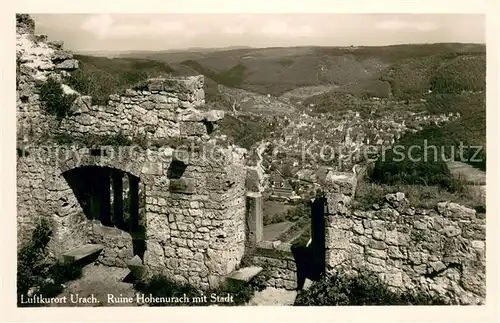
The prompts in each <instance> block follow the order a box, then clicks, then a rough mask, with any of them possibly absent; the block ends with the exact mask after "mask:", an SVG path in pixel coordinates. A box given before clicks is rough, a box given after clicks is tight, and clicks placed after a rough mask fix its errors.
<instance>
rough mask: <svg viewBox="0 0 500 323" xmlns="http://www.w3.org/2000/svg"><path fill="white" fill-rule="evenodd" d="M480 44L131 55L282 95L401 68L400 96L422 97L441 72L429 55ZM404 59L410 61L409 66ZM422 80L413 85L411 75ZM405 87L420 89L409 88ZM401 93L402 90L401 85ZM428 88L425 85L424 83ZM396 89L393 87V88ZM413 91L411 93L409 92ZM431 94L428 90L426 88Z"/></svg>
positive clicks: (479, 48) (471, 49) (477, 48)
mask: <svg viewBox="0 0 500 323" xmlns="http://www.w3.org/2000/svg"><path fill="white" fill-rule="evenodd" d="M485 51H486V49H485V46H484V45H481V44H455V43H449V44H421V45H394V46H378V47H352V48H351V47H347V48H346V47H313V46H310V47H285V48H244V49H233V50H220V51H212V52H183V53H169V52H150V53H132V54H129V55H130V56H131V57H136V58H149V59H155V60H160V61H163V62H165V63H167V64H180V63H185V64H188V65H190V66H191V67H193V68H195V69H196V70H197V71H200V72H201V71H206V72H207V74H205V75H210V77H211V78H213V79H214V80H215V81H217V82H219V83H221V84H224V85H227V86H236V87H240V88H243V89H246V90H249V91H254V92H259V93H264V94H268V93H269V94H273V95H281V94H283V93H285V92H287V91H291V90H293V89H295V88H297V87H301V86H315V85H322V84H336V85H340V86H342V85H349V86H352V84H358V83H361V82H364V81H367V80H372V79H377V78H379V77H381V76H382V75H383V74H384V71H385V70H386V69H387V68H390V67H391V66H392V65H393V64H396V63H398V62H401V63H399V65H396V71H395V73H394V75H388V76H387V77H388V78H389V79H392V78H394V84H395V85H396V86H395V87H396V92H395V94H396V95H397V96H399V94H398V93H399V92H398V91H400V92H401V95H403V94H406V93H408V94H410V95H411V94H414V93H418V92H419V91H420V89H422V88H424V87H427V85H428V83H427V82H428V79H427V78H428V77H430V75H429V73H431V72H432V70H433V69H435V68H437V67H439V59H437V60H436V58H435V57H434V58H428V57H430V56H446V55H458V54H464V53H468V54H474V55H475V54H481V53H482V54H484V53H485ZM405 60H408V61H406V62H405ZM410 71H413V72H415V75H417V76H416V77H415V78H414V79H413V80H408V72H410ZM405 82H413V83H415V84H409V85H406V84H405ZM400 83H403V85H401V86H400V87H401V90H399V89H398V87H399V84H400ZM422 83H423V84H422ZM391 86H393V87H394V85H393V84H391ZM407 87H408V89H406V88H407ZM426 90H427V89H426Z"/></svg>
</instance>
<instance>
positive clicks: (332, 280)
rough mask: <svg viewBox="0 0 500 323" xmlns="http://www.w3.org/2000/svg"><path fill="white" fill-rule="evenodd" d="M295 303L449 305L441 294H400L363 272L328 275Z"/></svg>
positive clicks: (324, 304) (302, 294) (318, 304)
mask: <svg viewBox="0 0 500 323" xmlns="http://www.w3.org/2000/svg"><path fill="white" fill-rule="evenodd" d="M294 305H295V306H347V305H357V306H359V305H448V303H447V302H446V301H445V300H443V299H440V298H438V297H431V296H429V295H426V294H423V293H410V292H407V293H396V292H393V291H391V290H389V289H388V288H387V287H386V284H384V283H383V282H382V281H381V280H380V279H379V278H378V277H377V276H374V275H370V274H368V273H360V274H359V275H358V276H356V277H348V276H346V275H342V274H341V275H336V276H327V277H325V278H323V279H322V280H320V281H318V282H316V283H314V284H313V285H312V286H311V287H310V288H309V289H308V290H301V291H300V292H299V293H298V295H297V298H296V299H295V303H294Z"/></svg>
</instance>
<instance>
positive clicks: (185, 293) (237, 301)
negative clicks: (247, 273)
mask: <svg viewBox="0 0 500 323" xmlns="http://www.w3.org/2000/svg"><path fill="white" fill-rule="evenodd" d="M134 288H135V289H136V290H137V291H139V292H141V293H144V294H145V295H148V296H149V295H152V296H153V297H164V298H165V301H164V302H154V303H150V304H149V305H150V306H210V305H218V306H238V305H244V304H246V303H248V302H249V301H250V299H251V298H252V296H253V294H254V292H255V291H256V290H257V289H258V286H256V285H255V284H246V285H240V284H233V283H231V282H227V283H226V285H225V286H223V287H219V288H211V289H209V290H201V289H198V288H196V287H194V286H192V285H190V284H187V283H184V284H182V283H177V282H175V281H173V280H172V279H170V278H168V277H165V276H162V275H155V276H153V277H151V278H150V279H149V280H148V281H138V282H135V283H134ZM214 295H215V296H219V297H227V296H228V295H229V296H230V297H232V300H233V301H232V302H227V301H221V300H219V301H217V300H215V299H214V298H213V296H214ZM204 296H206V301H193V300H195V299H197V300H200V299H201V298H203V297H204ZM182 297H184V299H186V300H187V301H184V302H183V303H176V302H175V301H174V298H182Z"/></svg>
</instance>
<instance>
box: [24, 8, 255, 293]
mask: <svg viewBox="0 0 500 323" xmlns="http://www.w3.org/2000/svg"><path fill="white" fill-rule="evenodd" d="M16 18H17V58H18V84H17V85H18V87H17V94H18V102H17V106H18V115H17V120H18V142H20V143H22V144H21V145H18V147H21V148H20V149H18V159H17V187H18V217H17V219H18V241H19V245H20V244H22V243H23V241H25V239H26V238H27V237H28V235H29V233H30V232H31V230H32V228H33V227H34V225H35V224H36V221H37V219H38V218H39V217H41V216H42V217H46V218H48V219H50V221H51V222H52V224H53V231H54V234H53V239H52V241H51V242H50V250H49V251H50V254H51V255H52V256H53V257H54V258H58V257H60V256H61V254H62V253H63V252H66V251H68V250H70V249H72V248H75V247H78V246H81V245H84V244H87V243H99V244H102V245H103V246H104V249H103V251H102V252H101V254H100V255H99V259H98V260H97V261H98V262H101V263H102V264H105V265H109V266H120V267H124V266H126V263H127V261H129V260H130V259H131V258H132V257H134V253H135V251H134V245H133V244H134V239H137V237H136V233H134V232H126V231H123V230H121V229H119V228H118V227H113V226H105V225H103V224H102V223H101V222H100V221H99V220H96V219H89V218H88V215H87V214H85V211H84V207H83V206H82V204H81V201H79V199H78V198H77V197H76V196H75V194H76V189H75V187H74V184H72V183H69V182H68V181H67V179H66V178H65V176H67V175H68V174H70V173H71V172H72V171H74V170H77V169H82V168H85V167H88V166H92V167H94V168H95V167H97V168H99V169H104V170H106V171H108V172H109V173H112V174H113V176H115V177H116V176H117V174H119V176H124V177H126V178H134V179H137V180H136V181H134V183H136V184H134V185H136V186H138V187H136V186H134V189H135V190H136V191H137V192H138V193H137V194H138V195H137V194H136V195H134V196H136V197H135V199H139V200H140V201H138V203H139V204H140V205H141V206H140V208H139V211H138V212H139V213H140V214H139V218H140V222H141V223H140V224H141V225H142V226H143V227H144V228H145V233H144V236H143V237H142V238H141V239H143V243H144V245H145V251H144V254H143V256H142V261H143V263H144V265H146V266H147V267H148V268H149V270H150V272H153V273H162V274H165V275H167V276H169V277H171V278H173V279H175V280H177V281H179V282H189V283H191V284H193V285H195V286H199V287H202V288H207V287H209V286H212V287H214V286H215V285H217V284H218V283H219V282H220V281H221V280H222V279H223V278H224V276H226V275H228V274H229V273H231V272H232V271H233V270H235V268H237V267H238V266H239V264H240V261H241V259H242V256H243V253H244V251H245V239H246V236H245V225H246V223H245V216H246V202H245V182H246V168H245V155H246V150H244V149H242V148H238V147H235V146H232V145H228V144H227V143H226V142H225V141H224V140H223V139H221V137H219V136H218V134H217V132H216V131H215V130H216V129H217V121H219V120H221V119H222V118H223V116H224V114H223V112H222V111H216V110H211V111H207V110H201V109H200V108H202V107H203V105H204V92H203V76H195V77H187V78H169V77H165V78H157V79H150V80H148V81H146V82H144V83H143V84H140V85H138V86H137V87H135V88H134V89H129V90H127V91H125V92H124V93H121V94H116V95H111V96H110V98H109V104H108V105H107V106H95V105H92V104H91V102H92V100H91V97H88V96H83V95H80V94H78V93H76V92H75V91H73V90H72V89H71V88H69V87H68V86H66V85H63V89H64V91H65V92H66V93H76V94H77V95H78V97H77V99H76V100H75V102H74V103H73V105H72V108H71V113H70V115H69V116H68V117H66V118H65V119H63V121H62V122H61V124H60V125H59V127H54V126H53V124H52V123H53V122H54V120H53V119H54V118H53V117H51V116H48V115H45V114H44V112H43V111H42V109H40V102H39V98H38V94H37V90H36V86H35V84H36V82H43V81H45V80H47V79H48V78H49V77H54V78H56V79H59V80H64V76H65V75H66V74H65V73H67V71H68V70H74V69H76V68H78V61H76V60H74V59H73V56H72V54H71V53H69V52H67V51H65V50H63V49H62V46H63V44H62V43H61V42H48V41H47V37H46V36H43V35H35V34H34V22H33V20H32V19H31V18H30V17H29V16H28V15H17V16H16ZM42 134H45V135H47V134H49V135H51V134H65V135H66V136H69V137H75V138H77V137H79V136H80V137H81V136H85V135H89V134H95V135H100V136H113V135H117V134H123V135H124V136H126V137H128V138H129V139H131V140H132V141H133V140H134V139H135V138H137V137H141V138H144V139H145V140H146V141H147V142H148V143H150V144H149V145H147V147H144V146H143V145H134V146H114V147H111V146H109V147H108V146H106V147H99V149H96V147H82V146H81V145H71V146H65V145H60V144H56V143H53V142H51V141H48V142H42V143H40V142H36V140H37V139H39V138H40V136H41V135H42ZM49 138H50V136H49ZM153 141H154V143H155V144H151V143H152V142H153ZM42 145H45V146H42ZM96 150H97V153H96ZM91 169H93V168H91ZM99 174H101V173H99ZM102 174H106V172H104V173H102ZM95 176H97V175H92V174H90V175H88V176H87V178H86V177H85V176H84V177H83V179H81V180H80V182H81V183H79V185H80V184H81V185H85V181H86V180H88V179H89V178H90V177H95ZM99 176H101V175H99ZM106 176H109V175H106ZM107 181H108V182H107V183H108V184H107V185H108V187H109V185H110V184H109V183H112V184H113V185H112V186H113V187H112V190H113V191H114V190H115V187H118V188H119V189H122V186H123V185H125V184H124V183H127V182H123V181H122V180H121V179H120V182H121V183H122V184H120V185H117V186H115V183H114V181H115V178H114V177H113V181H111V182H110V180H109V178H108V180H107ZM82 183H83V184H82ZM127 185H130V188H128V191H126V192H130V191H132V189H133V186H132V184H131V182H130V181H129V182H128V184H127ZM123 189H125V188H123ZM124 192H125V190H124ZM115 193H116V192H113V193H110V192H109V191H108V192H107V196H108V200H107V201H105V202H106V203H108V208H109V207H113V203H114V201H115V200H116V199H115V200H113V196H121V195H120V194H122V192H121V191H120V192H118V193H117V194H118V195H113V194H115ZM110 195H111V198H110V199H109V197H110ZM118 200H120V199H118ZM117 203H118V202H117Z"/></svg>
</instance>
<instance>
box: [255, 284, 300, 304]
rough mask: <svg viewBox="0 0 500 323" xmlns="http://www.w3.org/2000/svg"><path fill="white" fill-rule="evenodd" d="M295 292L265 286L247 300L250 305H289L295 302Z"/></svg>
mask: <svg viewBox="0 0 500 323" xmlns="http://www.w3.org/2000/svg"><path fill="white" fill-rule="evenodd" d="M296 296H297V292H296V291H293V290H286V289H278V288H273V287H267V288H266V289H264V290H263V291H260V292H255V295H254V297H253V298H252V299H251V300H250V302H248V305H250V306H262V305H264V306H267V305H268V306H291V305H293V303H294V302H295V297H296Z"/></svg>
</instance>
